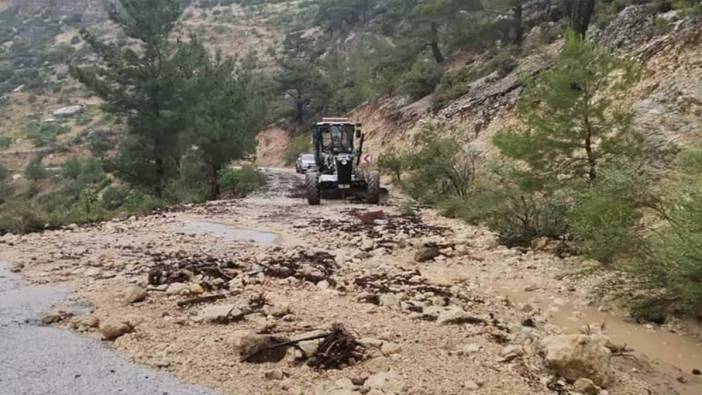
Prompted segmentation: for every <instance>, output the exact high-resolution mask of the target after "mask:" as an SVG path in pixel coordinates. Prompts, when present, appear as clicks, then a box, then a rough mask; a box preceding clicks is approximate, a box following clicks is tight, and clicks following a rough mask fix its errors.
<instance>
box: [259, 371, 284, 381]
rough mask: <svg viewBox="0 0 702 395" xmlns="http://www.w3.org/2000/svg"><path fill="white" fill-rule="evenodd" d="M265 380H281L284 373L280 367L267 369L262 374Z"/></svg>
mask: <svg viewBox="0 0 702 395" xmlns="http://www.w3.org/2000/svg"><path fill="white" fill-rule="evenodd" d="M263 377H264V378H265V379H266V380H282V379H284V378H285V373H283V371H282V370H280V369H273V370H268V371H266V373H264V374H263Z"/></svg>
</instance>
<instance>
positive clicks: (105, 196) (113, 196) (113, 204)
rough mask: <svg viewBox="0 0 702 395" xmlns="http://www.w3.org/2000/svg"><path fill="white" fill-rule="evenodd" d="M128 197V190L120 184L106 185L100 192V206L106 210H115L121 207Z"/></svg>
mask: <svg viewBox="0 0 702 395" xmlns="http://www.w3.org/2000/svg"><path fill="white" fill-rule="evenodd" d="M128 198H129V190H128V189H127V188H124V187H120V186H110V187H107V188H106V189H105V190H104V191H103V192H102V198H101V201H102V207H104V208H105V209H107V210H117V209H118V208H120V207H122V206H123V205H124V204H125V203H126V202H127V199H128Z"/></svg>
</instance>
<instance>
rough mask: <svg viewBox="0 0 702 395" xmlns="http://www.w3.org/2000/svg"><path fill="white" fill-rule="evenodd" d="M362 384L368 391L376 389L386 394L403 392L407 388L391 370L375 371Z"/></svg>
mask: <svg viewBox="0 0 702 395" xmlns="http://www.w3.org/2000/svg"><path fill="white" fill-rule="evenodd" d="M363 386H364V387H365V388H366V389H367V390H368V391H372V390H378V391H382V393H384V394H386V395H391V394H404V393H405V391H406V389H407V388H406V387H407V385H406V384H405V382H404V381H403V380H402V378H401V377H400V376H399V375H398V374H397V373H395V372H393V371H392V370H391V371H388V372H380V373H376V374H374V375H372V376H370V377H368V380H366V382H365V384H364V385H363Z"/></svg>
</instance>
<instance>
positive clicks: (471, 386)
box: [463, 379, 480, 391]
mask: <svg viewBox="0 0 702 395" xmlns="http://www.w3.org/2000/svg"><path fill="white" fill-rule="evenodd" d="M463 387H464V388H465V389H466V390H468V391H477V390H479V389H480V384H478V383H476V382H475V381H473V380H470V379H469V380H466V381H465V383H463Z"/></svg>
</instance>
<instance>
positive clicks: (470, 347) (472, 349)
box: [459, 343, 483, 355]
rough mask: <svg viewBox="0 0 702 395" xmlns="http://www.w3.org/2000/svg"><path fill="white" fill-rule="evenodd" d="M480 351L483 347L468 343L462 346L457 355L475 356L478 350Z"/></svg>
mask: <svg viewBox="0 0 702 395" xmlns="http://www.w3.org/2000/svg"><path fill="white" fill-rule="evenodd" d="M482 349H483V347H482V346H481V345H480V344H477V343H470V344H466V345H464V346H463V347H462V348H461V349H460V351H459V354H463V355H470V354H475V353H477V352H480V350H482Z"/></svg>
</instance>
